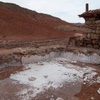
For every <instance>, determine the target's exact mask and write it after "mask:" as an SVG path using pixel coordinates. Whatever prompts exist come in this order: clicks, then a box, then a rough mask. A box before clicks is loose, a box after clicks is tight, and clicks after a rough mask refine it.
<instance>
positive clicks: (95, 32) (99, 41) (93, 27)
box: [77, 17, 100, 49]
mask: <svg viewBox="0 0 100 100" xmlns="http://www.w3.org/2000/svg"><path fill="white" fill-rule="evenodd" d="M85 25H86V28H87V29H88V30H87V32H86V35H85V38H84V39H83V40H82V41H77V43H78V45H79V46H84V47H89V48H96V49H100V19H98V20H97V19H96V18H95V17H93V18H86V19H85ZM80 44H81V45H80Z"/></svg>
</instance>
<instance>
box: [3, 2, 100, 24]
mask: <svg viewBox="0 0 100 100" xmlns="http://www.w3.org/2000/svg"><path fill="white" fill-rule="evenodd" d="M1 1H3V2H10V3H15V4H18V5H20V6H22V7H25V8H28V9H31V10H35V11H37V12H39V13H46V14H50V15H53V16H56V17H59V18H61V19H62V20H65V21H68V22H74V23H76V22H84V19H82V18H79V17H78V15H79V14H81V13H83V12H84V11H85V4H86V3H89V9H91V10H93V9H98V8H100V0H1Z"/></svg>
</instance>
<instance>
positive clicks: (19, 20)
mask: <svg viewBox="0 0 100 100" xmlns="http://www.w3.org/2000/svg"><path fill="white" fill-rule="evenodd" d="M60 25H68V26H73V25H72V24H69V23H68V22H65V21H63V20H61V19H59V18H56V17H53V16H50V15H46V14H42V13H37V12H35V11H31V10H28V9H25V8H22V7H20V6H18V5H15V4H10V3H3V2H0V40H29V39H48V38H64V37H68V36H70V34H73V32H64V31H61V30H58V29H57V27H58V26H60Z"/></svg>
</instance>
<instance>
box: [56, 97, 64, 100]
mask: <svg viewBox="0 0 100 100" xmlns="http://www.w3.org/2000/svg"><path fill="white" fill-rule="evenodd" d="M56 100H64V99H63V98H61V97H58V98H57V99H56Z"/></svg>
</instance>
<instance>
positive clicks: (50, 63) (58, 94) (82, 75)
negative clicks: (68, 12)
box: [0, 45, 100, 100]
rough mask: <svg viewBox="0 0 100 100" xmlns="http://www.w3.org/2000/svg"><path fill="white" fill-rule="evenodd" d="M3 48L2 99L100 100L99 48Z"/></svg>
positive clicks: (0, 70) (1, 69)
mask: <svg viewBox="0 0 100 100" xmlns="http://www.w3.org/2000/svg"><path fill="white" fill-rule="evenodd" d="M46 48H47V49H46ZM0 51H1V52H0V55H1V61H0V67H1V68H0V100H100V51H99V50H94V49H86V48H76V47H67V48H66V46H62V47H61V46H59V45H56V46H55V45H54V46H45V47H44V46H41V47H39V48H33V47H30V48H26V47H25V48H12V49H6V50H5V49H1V50H0Z"/></svg>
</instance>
